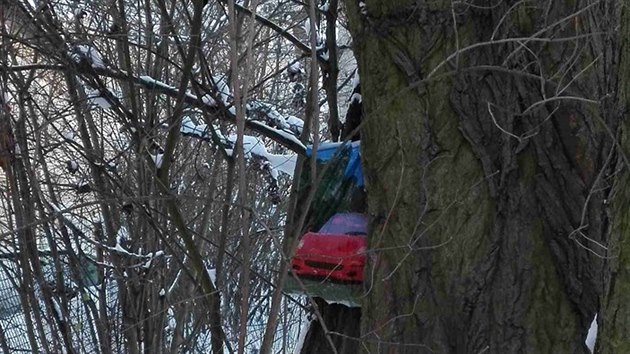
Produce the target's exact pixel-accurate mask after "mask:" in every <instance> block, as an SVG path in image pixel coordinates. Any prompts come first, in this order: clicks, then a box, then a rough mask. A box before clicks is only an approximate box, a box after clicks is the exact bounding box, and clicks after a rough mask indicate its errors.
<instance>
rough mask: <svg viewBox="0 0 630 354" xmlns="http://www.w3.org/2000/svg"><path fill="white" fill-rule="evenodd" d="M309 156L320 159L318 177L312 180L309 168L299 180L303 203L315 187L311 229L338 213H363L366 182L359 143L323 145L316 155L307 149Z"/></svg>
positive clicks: (310, 216) (318, 161)
mask: <svg viewBox="0 0 630 354" xmlns="http://www.w3.org/2000/svg"><path fill="white" fill-rule="evenodd" d="M306 154H307V156H309V157H312V156H313V155H315V158H316V159H317V169H316V170H317V176H316V178H315V180H313V178H312V177H311V170H310V168H308V167H306V168H305V169H304V173H303V174H302V178H301V180H300V187H299V193H300V200H302V201H304V200H306V195H308V193H309V191H310V190H311V188H315V194H314V197H313V200H312V204H311V208H310V215H309V217H308V218H307V220H309V225H308V226H310V228H311V229H312V230H319V229H320V228H321V227H322V225H323V224H324V223H325V222H326V221H328V219H330V218H331V217H332V216H333V215H334V214H336V213H339V212H363V211H364V209H365V200H364V190H363V186H364V179H363V170H362V168H361V153H360V145H359V142H358V141H357V142H347V143H323V144H321V145H320V146H319V147H318V149H317V153H316V154H313V149H312V146H309V147H307V151H306Z"/></svg>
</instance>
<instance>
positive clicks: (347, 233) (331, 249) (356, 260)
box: [291, 213, 367, 283]
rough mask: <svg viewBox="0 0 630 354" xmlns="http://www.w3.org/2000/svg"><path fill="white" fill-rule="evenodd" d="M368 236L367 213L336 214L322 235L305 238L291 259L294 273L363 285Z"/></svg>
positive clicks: (314, 234)
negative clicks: (361, 283)
mask: <svg viewBox="0 0 630 354" xmlns="http://www.w3.org/2000/svg"><path fill="white" fill-rule="evenodd" d="M366 235H367V217H366V216H365V215H364V214H359V213H339V214H335V215H333V217H332V218H330V219H329V220H328V222H326V224H324V226H322V228H321V229H320V230H319V232H308V233H306V234H305V235H304V236H302V239H301V240H300V243H299V245H298V247H297V250H296V251H295V256H293V259H292V260H291V266H292V267H293V271H294V272H295V274H296V275H297V276H299V277H302V278H316V279H327V280H331V281H337V282H349V283H360V282H362V281H363V267H364V266H365V250H366V246H367V242H366V237H365V236H366Z"/></svg>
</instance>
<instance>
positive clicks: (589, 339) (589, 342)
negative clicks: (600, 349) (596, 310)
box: [584, 314, 598, 353]
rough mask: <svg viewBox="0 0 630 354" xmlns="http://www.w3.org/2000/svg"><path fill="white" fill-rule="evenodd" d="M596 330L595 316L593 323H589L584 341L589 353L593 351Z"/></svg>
mask: <svg viewBox="0 0 630 354" xmlns="http://www.w3.org/2000/svg"><path fill="white" fill-rule="evenodd" d="M597 330H598V327H597V314H595V317H594V318H593V322H591V327H590V328H589V329H588V334H587V335H586V340H585V341H584V343H585V344H586V346H587V347H588V349H589V350H590V351H591V353H593V352H594V351H595V343H596V342H597Z"/></svg>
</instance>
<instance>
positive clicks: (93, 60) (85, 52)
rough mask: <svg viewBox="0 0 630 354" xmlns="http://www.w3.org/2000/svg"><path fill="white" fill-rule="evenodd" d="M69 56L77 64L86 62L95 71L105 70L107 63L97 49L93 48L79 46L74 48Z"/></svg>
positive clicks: (83, 45) (84, 45)
mask: <svg viewBox="0 0 630 354" xmlns="http://www.w3.org/2000/svg"><path fill="white" fill-rule="evenodd" d="M68 55H70V58H72V60H73V61H74V62H75V63H77V64H79V63H81V62H82V61H86V62H87V63H88V64H90V65H91V66H92V68H94V69H105V62H104V61H103V58H102V57H101V55H100V54H99V53H98V51H97V50H96V48H94V47H92V46H89V45H86V44H77V45H75V46H74V47H72V50H71V51H70V52H69V53H68Z"/></svg>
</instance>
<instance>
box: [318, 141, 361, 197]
mask: <svg viewBox="0 0 630 354" xmlns="http://www.w3.org/2000/svg"><path fill="white" fill-rule="evenodd" d="M360 143H361V142H360V141H354V142H345V143H322V144H320V145H319V147H318V148H317V160H318V161H322V162H325V161H328V160H330V159H332V158H333V157H334V156H336V155H337V154H346V153H349V155H350V156H349V159H348V164H347V165H346V169H345V171H344V176H346V177H354V178H355V179H356V183H357V186H358V187H363V186H364V185H365V182H364V180H363V168H362V167H361V145H360ZM312 155H313V145H309V146H307V147H306V156H308V157H311V156H312Z"/></svg>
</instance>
